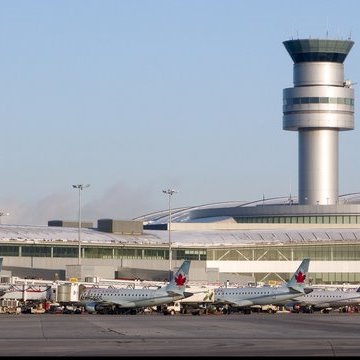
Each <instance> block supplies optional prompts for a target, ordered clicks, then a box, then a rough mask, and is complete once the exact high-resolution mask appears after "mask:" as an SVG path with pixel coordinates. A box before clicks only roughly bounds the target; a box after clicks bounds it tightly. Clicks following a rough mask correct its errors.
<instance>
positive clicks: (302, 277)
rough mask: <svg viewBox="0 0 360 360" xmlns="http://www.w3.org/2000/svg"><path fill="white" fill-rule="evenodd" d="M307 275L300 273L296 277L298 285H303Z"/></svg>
mask: <svg viewBox="0 0 360 360" xmlns="http://www.w3.org/2000/svg"><path fill="white" fill-rule="evenodd" d="M305 278H306V275H305V274H303V273H302V272H301V271H299V272H298V273H297V274H296V275H295V280H296V282H297V283H303V282H304V281H305Z"/></svg>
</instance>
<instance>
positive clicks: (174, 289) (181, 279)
mask: <svg viewBox="0 0 360 360" xmlns="http://www.w3.org/2000/svg"><path fill="white" fill-rule="evenodd" d="M190 263H191V262H190V260H184V262H183V263H182V265H181V266H180V267H179V270H178V271H177V272H176V273H175V275H174V276H173V277H172V278H171V281H170V282H169V284H167V285H166V287H165V290H166V291H167V292H168V293H169V294H175V295H184V292H185V287H186V283H187V282H188V279H189V270H190Z"/></svg>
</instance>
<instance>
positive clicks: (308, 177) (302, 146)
mask: <svg viewBox="0 0 360 360" xmlns="http://www.w3.org/2000/svg"><path fill="white" fill-rule="evenodd" d="M283 44H284V46H285V48H286V50H287V51H288V53H289V54H290V56H291V58H292V60H293V61H294V67H293V82H294V87H292V88H286V89H284V90H283V129H284V130H291V131H298V133H299V140H298V141H299V154H298V156H299V158H298V161H299V164H298V166H299V167H298V182H299V183H298V188H299V192H298V204H299V205H334V204H337V203H338V196H339V194H338V134H339V131H341V130H353V129H354V90H353V89H352V88H351V82H350V81H349V80H345V79H344V65H343V63H344V61H345V58H346V56H347V55H348V53H349V51H350V50H351V48H352V46H353V44H354V42H353V41H350V40H328V39H326V40H323V39H298V40H288V41H284V42H283Z"/></svg>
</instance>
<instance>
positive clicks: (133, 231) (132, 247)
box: [0, 39, 360, 284]
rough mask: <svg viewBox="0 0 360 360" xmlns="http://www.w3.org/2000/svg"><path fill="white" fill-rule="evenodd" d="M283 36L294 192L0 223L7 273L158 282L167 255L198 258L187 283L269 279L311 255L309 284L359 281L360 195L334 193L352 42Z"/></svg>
mask: <svg viewBox="0 0 360 360" xmlns="http://www.w3.org/2000/svg"><path fill="white" fill-rule="evenodd" d="M283 44H284V46H285V48H286V50H287V51H288V53H289V55H290V57H291V59H292V60H293V85H294V86H293V87H290V88H286V89H284V90H283V129H284V130H286V131H297V132H298V148H299V154H298V162H299V165H298V169H299V173H298V188H299V190H298V195H297V196H294V197H284V198H281V197H280V198H274V199H261V200H258V201H253V202H238V201H233V202H227V203H216V204H207V205H202V206H193V207H189V208H181V209H173V210H172V212H170V211H169V210H164V211H159V212H158V213H152V214H148V215H144V216H140V217H138V218H136V219H133V220H132V221H120V220H113V219H99V220H98V223H97V225H96V227H94V225H93V224H91V223H82V227H81V239H80V231H79V229H78V227H77V224H76V222H63V221H60V220H56V221H55V220H52V221H49V223H48V226H17V225H0V257H2V258H3V272H4V271H7V272H8V273H11V274H12V275H13V276H20V277H25V276H37V277H38V276H54V277H56V276H57V277H59V278H62V279H65V278H71V277H76V278H78V279H84V278H85V277H93V276H95V277H102V278H112V279H113V278H134V277H135V278H143V279H149V280H151V279H154V280H161V279H164V278H165V279H166V277H167V275H166V274H167V272H168V270H169V257H170V254H171V259H172V268H173V269H175V268H177V267H178V266H180V264H181V263H182V261H183V260H184V259H189V260H192V265H191V268H190V280H191V281H204V282H208V283H209V282H210V283H212V282H214V283H223V282H225V281H227V280H229V281H231V282H235V283H241V282H249V281H256V282H259V281H262V282H265V283H272V282H279V281H284V280H286V279H288V278H289V276H290V275H291V274H292V273H293V271H294V270H295V269H296V268H297V266H298V265H299V264H300V262H301V260H302V259H303V258H305V257H309V258H310V259H311V261H310V268H309V272H310V277H311V279H310V280H311V282H312V283H314V284H316V283H325V284H342V283H359V282H360V193H354V194H345V195H339V193H338V187H339V185H338V141H339V133H340V131H350V130H353V129H354V105H355V104H354V103H355V100H354V89H353V88H352V83H351V81H349V80H346V79H344V64H343V63H344V61H345V59H346V57H347V55H348V53H349V52H350V50H351V48H352V46H353V44H354V43H353V41H351V40H330V39H297V40H288V41H284V43H283ZM169 196H170V195H169ZM170 245H171V247H170ZM170 250H171V252H170ZM79 253H80V257H79ZM46 271H48V272H49V271H50V272H51V273H47V274H45V272H46ZM41 274H44V275H41ZM49 274H50V275H49ZM2 275H3V273H2Z"/></svg>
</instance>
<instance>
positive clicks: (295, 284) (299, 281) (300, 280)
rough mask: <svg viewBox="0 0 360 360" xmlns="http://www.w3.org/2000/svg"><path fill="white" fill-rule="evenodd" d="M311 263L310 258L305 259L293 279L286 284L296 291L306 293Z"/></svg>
mask: <svg viewBox="0 0 360 360" xmlns="http://www.w3.org/2000/svg"><path fill="white" fill-rule="evenodd" d="M309 264H310V259H308V258H306V259H304V260H303V261H302V262H301V264H300V266H299V267H298V269H297V270H296V271H295V272H294V274H293V276H292V277H291V279H290V280H289V281H288V282H287V283H286V286H287V287H289V288H291V289H293V290H295V291H298V292H301V293H304V286H305V280H306V279H307V277H308V271H309Z"/></svg>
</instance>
